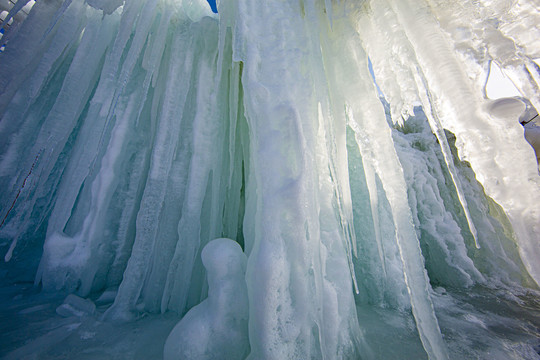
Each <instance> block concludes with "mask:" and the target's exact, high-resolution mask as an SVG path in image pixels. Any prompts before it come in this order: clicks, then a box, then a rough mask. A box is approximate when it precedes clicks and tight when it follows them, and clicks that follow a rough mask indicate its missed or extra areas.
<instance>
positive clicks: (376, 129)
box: [0, 0, 540, 359]
mask: <svg viewBox="0 0 540 360" xmlns="http://www.w3.org/2000/svg"><path fill="white" fill-rule="evenodd" d="M20 1H22V0H20ZM537 24H540V9H539V8H538V4H537V3H536V2H535V1H532V0H512V1H510V0H498V1H488V0H480V1H475V0H460V1H444V0H373V1H369V0H366V1H352V0H351V1H348V0H341V1H331V0H325V1H322V0H287V1H274V0H267V1H252V0H226V1H225V0H224V1H221V2H220V3H219V15H216V14H212V13H211V11H210V9H209V7H208V5H207V4H206V3H205V1H203V0H199V1H196V0H191V1H190V0H177V1H174V0H126V1H125V2H121V1H120V2H119V1H117V0H92V1H90V0H87V1H83V0H64V1H60V0H50V1H38V2H37V3H36V5H35V6H34V8H33V10H32V12H31V13H30V15H29V17H28V18H27V20H26V21H25V22H24V23H23V24H22V25H21V26H20V27H19V28H18V29H17V31H16V32H14V33H13V35H12V36H11V37H10V36H9V35H10V34H9V33H8V34H7V36H6V38H8V39H9V42H8V46H7V48H6V51H5V52H4V53H2V54H1V55H0V89H1V91H2V93H1V94H0V115H1V116H2V118H1V121H0V155H1V158H0V189H1V198H0V200H1V213H0V216H1V217H2V222H3V223H2V228H1V229H0V231H1V232H2V236H3V237H4V238H6V237H8V238H10V239H12V243H11V246H10V248H9V250H8V251H7V254H6V255H5V257H6V260H9V259H11V257H12V256H13V258H14V260H16V261H24V259H23V258H22V255H21V256H20V257H17V249H18V247H17V243H19V244H20V243H21V242H23V241H28V239H29V238H32V236H33V237H37V236H40V237H42V238H44V239H43V241H44V243H43V256H42V258H41V262H40V265H39V268H38V270H37V276H36V283H41V284H42V286H43V289H44V290H54V289H65V290H67V291H70V292H77V293H78V294H79V295H81V296H88V295H89V294H95V293H99V292H102V291H104V290H106V289H116V288H117V295H116V298H115V301H114V304H113V305H112V306H111V307H110V308H109V309H108V310H107V312H106V313H105V315H104V317H105V318H106V319H112V320H114V319H120V320H129V319H132V318H133V317H134V316H136V314H137V312H141V311H147V312H164V311H167V310H174V311H176V312H178V313H180V314H183V313H185V312H186V311H187V310H189V309H190V308H192V307H193V306H195V305H197V304H199V303H200V302H201V299H204V298H205V296H206V294H207V293H208V287H207V285H206V271H205V268H204V266H203V263H202V261H201V251H202V249H203V247H204V246H205V245H206V244H207V243H209V242H210V241H211V240H212V239H215V238H220V237H227V238H231V239H234V240H235V241H236V242H238V243H239V244H240V245H241V247H242V249H243V251H244V253H245V254H246V256H247V267H246V270H245V282H246V284H247V297H248V301H246V303H249V311H248V315H249V326H248V330H247V329H246V333H245V334H244V336H245V337H246V339H249V354H250V358H252V359H310V358H326V359H336V358H339V359H344V358H357V357H358V356H362V355H365V356H369V354H372V355H373V349H370V347H369V344H367V343H365V342H364V341H363V339H362V330H361V328H362V325H361V321H360V322H359V320H358V317H357V315H356V313H357V312H356V306H361V305H362V304H374V305H377V306H383V307H390V308H396V309H401V310H402V311H412V314H413V315H414V318H415V321H416V326H417V330H418V334H419V336H420V339H421V341H422V344H423V346H424V349H425V351H426V353H427V355H428V356H429V358H430V359H445V358H447V357H448V350H447V346H446V345H445V342H444V341H443V339H442V336H441V333H440V330H439V325H438V322H437V317H436V314H435V311H434V308H433V304H432V301H431V292H432V290H431V285H430V280H431V282H437V283H438V284H441V285H443V286H454V287H461V288H467V287H470V286H473V285H475V284H488V283H489V284H499V283H500V284H525V285H527V284H528V285H529V286H533V287H534V286H536V285H535V282H538V281H540V262H538V261H537V259H540V247H539V244H538V238H539V234H540V191H539V180H540V178H539V176H538V168H537V164H536V162H535V156H534V153H533V150H532V148H531V147H530V146H529V144H527V143H526V141H525V140H524V137H523V128H522V127H521V125H520V124H519V122H518V118H519V116H520V115H521V112H523V111H525V110H526V106H529V105H526V104H525V103H523V104H522V106H517V107H516V106H514V108H517V109H518V110H519V111H517V110H516V111H514V112H511V113H510V114H508V111H506V112H504V111H503V112H502V115H501V114H499V113H496V112H493V111H491V110H493V109H492V108H493V107H492V106H491V107H490V105H491V104H492V102H491V101H490V100H489V99H486V96H485V91H484V86H485V82H486V78H487V72H488V69H489V67H490V63H491V62H496V63H497V65H498V66H500V68H501V69H503V71H504V72H505V73H506V74H507V75H508V76H509V77H510V78H511V79H512V81H513V82H514V84H515V85H516V87H517V88H518V90H519V91H520V92H521V93H522V94H523V96H524V98H527V99H528V100H529V102H530V104H532V106H533V107H534V108H536V109H540V91H539V84H540V73H539V67H538V65H537V63H535V62H534V59H537V58H540V42H539V41H538V39H539V38H540V30H539V29H538V26H537ZM368 57H369V58H370V60H371V62H372V65H373V69H374V74H375V78H376V80H377V82H378V86H379V87H380V92H382V94H384V98H385V101H384V102H387V103H388V104H389V105H388V106H387V107H386V108H385V105H384V104H383V102H382V101H381V99H380V98H379V93H378V90H377V88H376V86H375V84H374V83H373V81H372V77H371V74H370V71H369V65H368ZM516 101H518V100H516ZM418 105H421V106H422V109H423V113H424V114H425V116H424V115H422V114H420V113H418V111H417V110H415V106H418ZM416 109H417V108H416ZM415 111H416V112H415ZM433 134H434V135H433ZM452 134H453V135H452ZM454 136H455V144H454ZM455 148H457V149H458V153H459V157H460V158H459V159H458V158H457V157H456V151H455V150H454V149H455ZM460 159H461V161H460ZM465 160H466V161H467V162H468V163H470V166H471V167H472V170H473V171H474V173H472V171H471V169H470V168H469V167H468V165H467V164H466V163H464V162H462V161H465ZM474 174H476V179H477V180H478V181H479V182H480V183H481V184H482V186H483V189H482V187H481V186H479V185H478V183H476V180H475V178H474V176H475V175H474ZM483 191H485V193H486V194H487V195H488V197H490V198H491V199H493V200H494V201H495V202H496V203H497V204H499V205H500V207H499V206H498V205H497V204H495V202H493V201H492V200H491V199H489V198H488V197H486V196H485V195H484V193H483ZM43 229H46V231H44V230H43ZM516 244H517V248H518V249H519V254H520V255H521V260H520V258H519V256H516V254H514V253H513V252H512V251H513V250H512V249H513V248H515V247H516ZM21 251H22V250H21ZM21 254H24V252H21ZM235 256H237V255H235ZM521 261H522V262H523V263H521ZM205 265H206V264H205ZM529 275H530V276H531V278H532V279H534V280H531V278H529ZM238 296H240V297H241V296H242V295H241V294H239V295H238ZM227 301H230V302H231V303H232V302H234V301H235V299H234V296H233V298H232V299H228V300H227ZM222 305H223V304H222ZM244 350H245V349H244Z"/></svg>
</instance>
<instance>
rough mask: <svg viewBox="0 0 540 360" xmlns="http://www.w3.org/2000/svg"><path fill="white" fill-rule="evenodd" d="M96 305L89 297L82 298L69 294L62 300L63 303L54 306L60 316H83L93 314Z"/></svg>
mask: <svg viewBox="0 0 540 360" xmlns="http://www.w3.org/2000/svg"><path fill="white" fill-rule="evenodd" d="M95 312H96V305H95V304H94V303H93V302H92V300H90V299H83V298H81V297H79V296H77V295H74V294H70V295H68V296H67V297H66V299H65V300H64V303H63V304H62V305H60V306H59V307H57V308H56V313H57V314H58V315H60V316H64V317H70V316H76V317H83V316H89V315H94V313H95Z"/></svg>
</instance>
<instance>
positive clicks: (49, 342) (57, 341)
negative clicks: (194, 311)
mask: <svg viewBox="0 0 540 360" xmlns="http://www.w3.org/2000/svg"><path fill="white" fill-rule="evenodd" d="M0 294H1V295H0V301H1V304H2V305H1V311H0V333H1V334H2V336H0V357H1V358H2V359H6V360H8V359H13V360H21V359H79V360H84V359H96V360H97V359H100V360H107V359H115V360H117V359H118V360H120V359H141V360H142V359H144V360H149V359H161V358H162V354H163V345H164V343H165V340H166V339H167V336H168V335H169V332H170V331H171V329H172V328H173V327H174V325H175V324H176V323H177V322H178V320H179V317H178V316H177V315H176V314H174V313H172V312H168V313H166V314H164V315H152V316H143V317H141V318H140V319H138V320H137V321H134V322H130V323H124V324H111V323H107V322H102V321H100V320H99V318H100V315H101V314H102V313H103V311H104V308H106V307H107V306H108V305H104V306H102V307H99V306H98V307H97V312H96V314H95V315H91V316H81V317H78V316H72V317H62V316H60V315H58V314H57V313H56V308H57V307H58V306H59V305H61V304H62V302H63V301H64V298H65V295H64V294H43V293H39V292H38V291H37V290H36V289H34V288H33V285H32V284H29V283H20V284H14V285H11V286H8V287H2V288H1V289H0Z"/></svg>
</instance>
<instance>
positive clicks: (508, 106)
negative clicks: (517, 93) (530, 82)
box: [486, 97, 526, 122]
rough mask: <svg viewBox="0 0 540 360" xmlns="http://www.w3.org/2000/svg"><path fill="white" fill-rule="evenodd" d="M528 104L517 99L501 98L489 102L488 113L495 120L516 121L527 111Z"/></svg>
mask: <svg viewBox="0 0 540 360" xmlns="http://www.w3.org/2000/svg"><path fill="white" fill-rule="evenodd" d="M525 109H526V104H525V103H524V102H523V101H521V100H520V99H519V98H517V97H513V98H501V99H497V100H493V101H490V102H488V105H487V109H486V110H487V111H488V113H489V114H490V115H491V116H492V117H495V118H498V119H501V120H509V121H515V122H517V120H518V119H519V117H520V115H521V114H522V113H523V112H524V111H525Z"/></svg>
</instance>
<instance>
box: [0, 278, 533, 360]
mask: <svg viewBox="0 0 540 360" xmlns="http://www.w3.org/2000/svg"><path fill="white" fill-rule="evenodd" d="M435 291H436V293H435V295H434V306H435V309H436V312H437V314H438V320H439V324H440V326H441V331H442V333H443V337H444V340H445V342H446V344H447V346H448V348H449V354H450V359H490V360H508V359H540V355H539V353H540V300H539V298H538V296H535V295H534V294H528V295H527V294H524V295H520V296H514V295H512V294H510V293H500V292H498V293H495V292H494V291H493V290H489V289H483V288H475V289H474V290H472V291H470V292H469V293H461V294H459V293H452V295H450V294H449V293H447V292H446V291H445V290H444V289H442V288H437V289H436V290H435ZM495 295H496V296H495ZM64 298H65V296H64V294H45V293H41V292H39V291H38V290H37V289H35V288H34V287H33V284H31V283H17V284H11V285H7V286H2V287H1V289H0V301H1V310H0V333H1V334H2V336H1V337H0V357H1V358H2V359H6V360H7V359H100V360H102V359H145V360H147V359H161V358H162V353H163V345H164V343H165V340H166V338H167V336H168V334H169V332H170V331H171V329H172V328H173V327H174V325H175V324H176V323H177V322H178V321H179V317H178V316H177V315H176V314H175V313H173V312H168V313H166V314H163V315H144V316H141V318H139V319H138V320H136V321H134V322H130V323H123V324H118V323H116V324H112V323H108V322H102V321H100V320H99V318H100V315H101V314H103V312H104V310H105V309H106V308H107V307H108V306H109V304H103V305H101V306H100V305H98V306H97V309H96V314H94V315H84V316H71V317H62V316H60V315H58V314H57V313H56V309H57V307H58V306H59V305H61V304H62V303H63V301H64ZM94 300H96V299H94ZM98 303H99V302H98ZM357 311H358V316H359V319H360V324H361V326H362V328H363V331H364V340H365V343H366V344H368V347H369V348H370V349H371V351H372V353H371V354H364V355H366V358H374V359H415V360H417V359H426V358H427V357H426V354H425V351H424V350H423V348H422V344H421V342H420V339H419V337H418V334H417V332H416V325H415V324H414V319H413V317H412V316H411V314H410V313H408V312H399V311H396V310H391V309H383V308H378V307H369V306H359V307H357Z"/></svg>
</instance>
